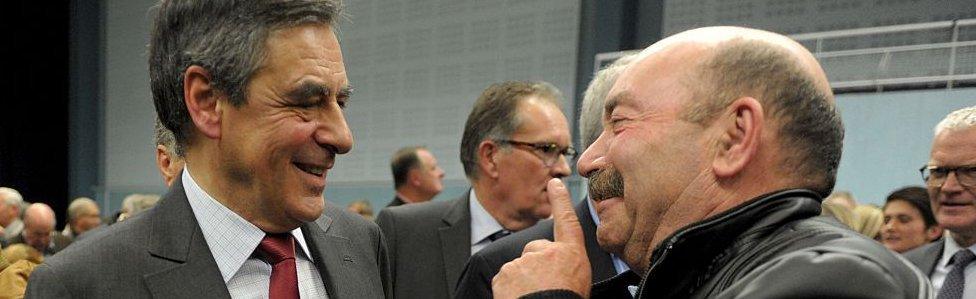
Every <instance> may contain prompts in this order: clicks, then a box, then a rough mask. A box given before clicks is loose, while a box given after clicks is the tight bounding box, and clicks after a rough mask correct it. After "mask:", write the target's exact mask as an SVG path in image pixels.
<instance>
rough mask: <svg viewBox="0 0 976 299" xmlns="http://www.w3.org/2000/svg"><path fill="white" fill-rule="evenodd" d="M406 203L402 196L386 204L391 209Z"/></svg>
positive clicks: (394, 197) (395, 197)
mask: <svg viewBox="0 0 976 299" xmlns="http://www.w3.org/2000/svg"><path fill="white" fill-rule="evenodd" d="M405 203H406V202H404V201H403V199H400V196H396V195H394V196H393V200H391V201H390V203H388V204H386V207H387V208H389V207H396V206H402V205H403V204H405Z"/></svg>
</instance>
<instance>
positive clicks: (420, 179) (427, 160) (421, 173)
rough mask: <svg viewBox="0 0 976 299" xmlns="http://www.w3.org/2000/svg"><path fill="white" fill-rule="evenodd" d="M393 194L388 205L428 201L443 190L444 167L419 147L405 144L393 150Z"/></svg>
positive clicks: (391, 163) (391, 165)
mask: <svg viewBox="0 0 976 299" xmlns="http://www.w3.org/2000/svg"><path fill="white" fill-rule="evenodd" d="M390 170H391V171H392V172H393V188H394V189H396V196H394V197H393V201H390V203H389V204H388V205H386V206H387V207H395V206H399V205H403V204H408V203H418V202H425V201H429V200H431V199H432V198H434V196H437V194H438V193H441V191H442V190H444V184H442V182H441V181H442V180H443V179H444V170H443V169H441V167H440V166H437V158H434V154H431V153H430V151H429V150H427V149H426V148H424V147H422V146H408V147H404V148H401V149H399V150H397V151H396V153H393V158H391V159H390Z"/></svg>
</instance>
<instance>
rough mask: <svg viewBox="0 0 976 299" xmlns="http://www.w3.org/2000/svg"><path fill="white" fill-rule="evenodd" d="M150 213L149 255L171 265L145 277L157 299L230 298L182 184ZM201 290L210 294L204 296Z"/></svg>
mask: <svg viewBox="0 0 976 299" xmlns="http://www.w3.org/2000/svg"><path fill="white" fill-rule="evenodd" d="M146 213H147V214H146V215H145V217H148V218H149V219H147V220H148V221H149V222H150V223H151V225H152V226H151V228H150V231H149V246H148V247H149V248H148V251H149V254H150V255H151V256H152V257H154V258H156V259H158V260H159V262H160V263H161V264H163V265H167V266H164V267H162V270H160V271H157V272H153V273H151V274H147V275H145V276H143V279H144V281H145V283H146V287H147V288H148V289H149V292H150V293H152V294H153V297H155V298H192V297H200V296H206V297H213V298H230V293H229V292H228V291H227V285H226V284H225V283H224V280H223V276H221V274H220V270H219V268H218V267H217V262H215V261H214V258H213V255H212V254H211V253H210V247H208V246H207V242H206V241H205V240H204V239H203V232H202V231H201V230H200V226H199V225H198V224H197V220H196V217H194V216H193V210H192V209H191V208H190V203H189V202H188V201H187V198H186V192H185V191H184V189H183V182H182V180H176V181H175V182H174V184H173V187H172V188H170V191H169V193H167V194H166V196H165V197H164V198H163V200H161V201H160V202H159V204H158V205H157V206H156V207H155V208H153V209H152V210H150V211H148V212H146ZM200 290H207V292H208V293H206V294H201V293H200Z"/></svg>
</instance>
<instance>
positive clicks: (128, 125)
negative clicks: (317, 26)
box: [71, 0, 976, 213]
mask: <svg viewBox="0 0 976 299" xmlns="http://www.w3.org/2000/svg"><path fill="white" fill-rule="evenodd" d="M349 2H350V3H357V2H352V1H349ZM153 3H155V1H152V0H104V1H103V2H102V7H103V9H104V12H103V14H102V16H103V17H104V20H103V22H102V24H103V25H104V28H103V32H104V33H103V34H104V41H103V42H104V43H103V47H104V52H103V53H102V54H101V57H100V59H101V63H102V64H101V69H102V70H103V71H104V74H103V75H102V76H104V82H102V85H101V86H102V88H103V89H102V93H103V95H104V98H102V99H101V100H100V101H97V102H96V103H93V105H97V106H98V107H99V109H100V111H101V113H102V114H103V115H104V122H103V124H102V125H103V126H102V130H104V131H102V132H101V134H102V135H101V136H102V137H101V139H102V142H101V143H100V145H101V148H99V149H98V156H100V158H98V160H97V161H99V163H98V164H99V165H98V167H99V170H100V171H95V172H89V173H94V174H95V175H99V176H104V179H97V180H83V179H79V178H71V180H72V182H77V181H81V182H89V181H92V182H96V181H97V182H101V183H102V185H100V186H95V187H94V189H95V190H97V191H98V192H99V194H97V195H96V197H98V198H99V199H101V200H105V199H109V198H110V199H112V201H111V202H105V203H104V204H106V205H107V207H108V208H107V209H105V210H106V213H108V212H110V211H113V210H114V209H116V208H117V207H118V202H119V201H121V198H122V197H124V196H125V195H126V194H128V193H133V192H155V193H161V192H163V191H164V190H165V189H164V188H163V183H162V179H161V178H160V177H159V174H158V173H157V171H156V168H155V164H154V160H153V146H152V121H153V118H154V117H155V114H154V112H153V108H152V104H151V97H150V93H149V88H148V76H147V74H146V68H147V67H146V62H145V52H146V44H147V36H148V23H149V21H148V20H149V17H148V16H149V14H148V13H147V9H148V8H149V7H150V6H151V5H153ZM358 3H371V2H364V1H360V2H358ZM513 3H514V2H513ZM587 3H588V2H587ZM374 4H375V3H374ZM371 5H372V4H371ZM472 5H475V6H477V5H476V4H472ZM519 5H522V6H514V8H520V9H522V10H519V11H525V10H524V9H529V8H532V7H534V6H531V5H530V6H524V5H525V4H519ZM429 6H430V7H432V8H433V7H439V6H437V5H429ZM410 9H411V8H408V7H405V6H403V5H401V6H400V8H399V10H395V11H394V12H391V10H389V9H387V10H384V11H383V12H382V13H393V14H402V15H401V17H402V19H400V20H401V21H404V20H406V19H409V18H418V17H417V16H414V15H412V14H414V12H411V11H410ZM439 9H440V8H439ZM457 9H460V10H462V11H468V12H471V13H477V14H476V15H477V16H478V18H486V17H487V16H486V15H483V14H481V13H478V12H472V11H471V10H473V9H472V8H471V7H467V8H457ZM492 9H494V11H495V12H499V13H504V12H506V11H507V10H505V9H502V8H492ZM568 9H569V11H573V9H578V8H573V7H569V8H568ZM350 11H352V12H356V11H357V8H355V7H353V8H351V9H350ZM360 11H361V10H360ZM357 14H360V15H361V14H363V13H357ZM378 14H380V12H377V13H375V14H374V15H371V16H370V17H371V18H372V20H371V21H364V23H366V22H373V23H375V22H378V21H377V20H380V19H381V17H380V16H379V15H378ZM567 17H569V18H578V16H572V15H571V16H567ZM356 18H357V15H352V16H351V20H353V21H354V22H355V20H356ZM420 19H423V18H420ZM549 20H550V21H549V22H550V23H552V22H555V21H556V19H555V18H552V19H549ZM574 20H575V19H574ZM533 22H535V21H533ZM540 22H541V21H540ZM423 24H433V25H434V27H433V28H434V29H433V30H434V32H435V33H431V34H436V31H437V30H447V29H448V28H447V27H446V26H444V25H443V24H440V23H437V22H434V21H429V22H428V23H423V22H421V23H419V24H413V25H411V26H418V27H419V26H423ZM479 24H480V23H479ZM343 26H345V27H344V28H345V29H344V30H343V34H346V35H351V34H352V33H354V32H356V29H354V27H355V26H357V25H356V24H355V23H348V24H343ZM364 26H365V25H364ZM465 26H466V27H464V29H463V30H465V31H462V32H466V33H470V32H474V31H477V29H478V27H477V26H476V25H465ZM370 30H372V31H370ZM379 30H381V29H368V30H366V31H363V32H362V33H364V34H367V33H368V34H375V35H376V36H377V37H375V38H371V39H360V40H348V39H349V37H344V40H343V42H344V43H343V47H344V49H343V50H344V51H345V52H348V53H349V54H347V56H348V57H347V59H349V60H350V61H348V62H347V63H348V64H349V68H350V77H351V78H354V79H355V78H365V79H359V81H361V82H362V81H363V80H369V81H367V82H373V83H366V84H360V85H361V86H360V87H363V85H369V84H378V83H381V82H380V79H383V80H386V79H389V80H395V81H397V83H396V86H398V87H400V88H404V89H407V88H409V84H407V83H404V82H405V81H402V80H405V79H403V78H407V77H402V76H403V75H404V74H399V73H398V74H397V76H400V77H397V78H390V76H389V75H387V76H386V77H383V76H380V78H368V77H370V76H371V73H369V72H370V70H371V69H380V70H384V69H383V68H381V67H363V68H356V64H365V63H370V62H371V61H370V59H371V57H369V56H363V54H364V53H363V52H356V53H355V54H353V53H352V52H350V49H348V48H347V44H348V46H354V45H355V44H356V43H359V44H360V45H365V46H369V45H375V43H377V42H379V41H381V37H384V36H392V35H391V34H390V33H389V32H380V31H379ZM532 34H533V36H543V33H542V32H536V31H533V33H532ZM464 36H467V35H464ZM427 38H430V39H436V37H435V36H427ZM496 38H501V37H496ZM399 40H400V42H401V43H407V42H409V41H408V40H405V39H402V38H401V39H399ZM464 41H465V42H466V43H470V42H476V41H468V40H464ZM537 45H540V46H541V45H542V44H541V42H540V44H537ZM365 46H364V47H365ZM396 47H408V45H406V44H398V45H397V46H396ZM570 47H571V48H570V49H567V50H564V51H566V52H567V54H565V55H574V54H573V53H576V51H578V50H577V48H575V46H570ZM468 48H469V49H470V47H468ZM461 49H464V48H461ZM543 49H545V48H544V47H543ZM472 50H477V49H472ZM363 51H365V50H363ZM370 51H373V52H375V51H381V50H376V49H374V50H370ZM495 51H505V50H504V49H495ZM366 53H371V52H366ZM409 53H413V54H412V55H421V54H423V53H422V52H416V51H413V52H409ZM531 57H535V56H531ZM425 59H433V60H424V61H435V60H436V55H435V57H433V58H425ZM451 59H452V60H450V61H451V63H452V64H457V63H459V62H458V61H459V60H457V58H451ZM574 59H575V58H573V59H570V62H569V63H570V64H574V62H573V61H575V60H574ZM531 61H535V62H538V63H544V61H543V59H542V58H531ZM499 63H504V62H499ZM549 65H552V64H551V63H550V64H549ZM413 67H414V68H416V65H414V66H413ZM569 69H570V71H572V70H576V69H578V68H577V67H576V65H572V66H571V67H569ZM494 70H495V72H494V73H492V74H493V75H491V76H489V77H487V78H485V80H488V81H486V82H484V84H485V85H487V84H488V83H489V82H490V81H496V80H501V79H506V78H508V77H507V75H506V73H505V70H506V69H505V68H501V67H499V68H496V69H494ZM519 70H523V69H519ZM442 71H444V69H443V68H435V69H432V70H430V71H429V73H430V75H431V76H434V74H436V73H440V72H442ZM476 71H477V68H476V67H466V68H465V71H463V72H458V73H456V75H457V76H460V77H463V78H459V79H458V80H459V81H461V82H465V83H464V85H462V86H461V87H457V86H454V87H452V88H454V89H455V92H452V93H451V95H452V96H457V97H458V98H457V100H458V101H466V102H468V103H470V102H473V100H474V99H473V97H474V96H476V88H474V87H475V85H477V84H475V82H469V81H472V79H471V77H468V76H471V75H473V74H475V73H476ZM529 72H530V73H527V76H525V78H536V79H545V78H546V77H543V75H544V74H541V73H540V74H534V73H531V70H530V71H529ZM574 76H576V74H558V76H555V77H554V78H574ZM431 78H437V77H431ZM480 78H483V77H480ZM581 78H586V79H588V76H581ZM431 80H434V79H431ZM559 80H562V79H559ZM425 82H426V81H425ZM353 83H354V84H355V83H356V80H354V81H353ZM433 83H436V81H431V82H427V83H425V84H430V85H429V86H432V87H433V86H434V84H433ZM557 85H560V86H562V87H564V88H565V89H568V90H567V92H566V95H567V98H572V96H571V95H572V94H574V91H573V88H574V87H573V86H575V84H574V83H573V82H569V83H559V84H557ZM377 86H379V85H377ZM567 86H568V87H567ZM472 90H474V91H472ZM411 92H413V93H418V92H416V91H411ZM359 93H360V94H358V95H357V98H356V101H361V102H354V103H352V106H351V107H350V108H351V109H350V111H354V112H350V113H351V114H352V117H353V119H351V120H350V124H351V125H352V126H353V127H352V129H353V132H354V134H356V137H357V145H356V149H355V150H354V153H360V154H362V155H372V156H369V157H361V158H350V159H347V160H343V159H342V158H341V159H340V161H339V162H338V163H337V167H339V168H340V169H341V168H350V169H349V170H340V171H336V172H333V174H332V175H333V177H335V179H334V180H332V179H330V185H329V187H328V188H327V190H326V194H325V196H326V198H328V199H329V200H331V201H334V202H337V203H340V204H345V203H348V202H349V201H352V200H356V199H361V198H368V199H370V200H371V201H372V202H373V204H374V208H379V207H382V206H383V205H384V204H385V203H386V202H387V201H389V199H390V198H391V197H392V193H393V190H392V187H391V185H392V183H391V182H390V181H389V179H387V178H385V177H383V175H380V174H382V173H386V172H387V171H388V170H387V169H386V166H385V161H386V159H387V158H386V155H388V152H392V150H390V148H391V146H389V145H384V146H381V147H380V148H381V149H382V150H379V151H377V152H375V153H372V154H366V151H368V150H369V149H370V148H371V147H375V146H370V143H368V142H367V140H368V139H367V136H366V135H362V134H364V133H367V132H370V131H372V133H370V134H371V135H376V134H379V131H376V130H374V129H373V128H375V129H377V130H378V129H380V128H381V127H389V126H390V124H391V123H389V122H387V123H372V122H370V121H367V119H383V118H389V119H393V118H394V117H393V116H391V115H396V116H395V117H396V118H398V119H399V118H403V117H415V116H412V115H410V114H409V113H403V112H400V111H399V110H396V109H393V110H391V109H390V108H389V107H385V105H388V104H385V103H380V102H376V101H386V99H379V100H374V102H370V101H369V97H367V96H369V94H370V93H371V92H370V91H366V90H360V92H359ZM363 93H365V95H364V94H363ZM372 93H373V94H374V95H376V96H377V97H379V96H382V95H383V94H387V95H395V94H394V93H390V92H389V91H383V92H372ZM436 95H437V94H436V93H432V92H429V91H428V92H423V93H420V94H415V95H413V96H414V97H415V99H414V100H413V101H424V100H425V99H423V97H425V96H427V97H430V96H436ZM393 104H396V105H402V104H404V103H401V102H392V101H391V102H390V103H389V105H393ZM838 105H839V106H840V109H841V111H842V112H843V116H844V120H845V124H846V126H847V138H846V139H845V147H844V150H845V154H844V157H843V160H842V162H841V168H840V173H839V180H838V185H837V189H838V190H851V191H852V192H853V193H854V194H855V196H857V197H858V198H859V199H860V200H861V201H862V202H873V203H880V202H881V200H883V198H884V196H885V195H886V194H887V193H888V192H890V191H891V190H893V189H895V188H897V187H900V186H903V185H909V184H919V183H920V179H919V177H918V174H917V171H916V169H918V167H920V166H921V165H922V164H923V163H924V162H925V161H926V157H927V155H928V148H929V143H930V142H931V138H932V136H931V128H932V126H934V125H935V123H936V122H938V121H939V120H940V119H941V118H942V116H944V115H945V114H946V113H948V112H949V111H951V110H954V109H956V108H959V107H963V106H968V105H976V89H958V90H952V91H945V90H936V91H906V92H885V93H880V94H874V93H872V94H848V95H841V96H838ZM429 106H431V105H429V104H427V106H425V107H429ZM454 106H456V105H452V106H451V107H454ZM566 106H567V107H574V106H575V105H574V103H566ZM569 109H571V108H569ZM454 110H457V111H455V112H450V113H453V114H455V115H453V116H452V119H455V120H453V122H454V123H455V124H456V125H457V127H456V128H449V130H447V131H445V132H447V133H446V134H447V135H449V136H452V137H451V138H455V137H457V136H459V134H460V130H461V128H460V126H461V123H460V121H458V120H457V119H462V118H463V117H464V116H463V115H461V114H464V115H466V113H467V111H466V110H465V109H461V108H454ZM570 112H571V111H567V114H569V115H573V113H570ZM388 113H394V114H388ZM437 116H438V115H425V116H422V117H424V118H430V117H437ZM424 121H425V122H424V124H425V125H424V127H423V128H428V127H430V125H428V124H427V122H426V120H424ZM431 124H433V123H431ZM396 126H398V125H395V124H394V128H396ZM366 127H369V129H363V128H366ZM431 128H433V127H431ZM441 129H444V128H441ZM424 130H426V129H424ZM421 133H423V134H436V131H433V132H430V131H421ZM382 136H385V135H376V137H382ZM424 136H429V135H424ZM414 137H415V135H405V136H397V137H396V138H398V139H397V141H398V142H403V143H408V142H409V143H420V144H423V143H427V144H428V145H431V144H430V143H428V142H427V141H424V140H417V138H414ZM444 139H445V140H446V139H450V138H444ZM374 140H375V142H379V143H382V142H381V141H383V139H382V138H374ZM360 141H362V142H360ZM440 144H441V143H440V142H438V143H437V144H434V146H435V152H436V154H438V158H439V160H440V161H441V163H443V164H448V165H451V164H453V165H455V166H451V167H453V168H452V169H450V170H448V171H449V173H451V174H452V175H451V177H450V178H449V180H448V181H447V182H446V186H447V189H446V190H445V192H444V193H442V195H440V196H438V197H437V199H438V200H440V199H446V198H451V197H454V196H457V195H459V194H461V193H462V192H463V191H464V190H466V187H467V183H466V182H465V181H464V179H463V178H462V177H461V176H460V173H461V170H460V168H458V167H459V166H456V165H457V164H458V162H457V153H456V149H450V148H444V147H443V146H442V145H440ZM443 144H449V142H444V143H443ZM438 146H439V147H438ZM438 148H441V149H438ZM357 155H359V154H357ZM75 156H76V157H75V158H72V159H85V158H88V159H92V157H78V155H75ZM371 160H376V161H371ZM365 167H370V170H368V171H367V170H365V169H363V168H365ZM343 173H345V174H346V175H345V176H344V177H339V176H338V175H339V174H343ZM356 177H358V178H359V179H355V178H356ZM577 180H578V179H577V178H572V179H571V185H572V186H574V187H573V188H571V190H575V189H576V188H577V187H578V184H577ZM85 184H90V183H84V184H80V185H79V187H73V190H84V189H86V188H88V189H91V187H89V186H84V185H85Z"/></svg>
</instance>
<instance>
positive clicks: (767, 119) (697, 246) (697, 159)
mask: <svg viewBox="0 0 976 299" xmlns="http://www.w3.org/2000/svg"><path fill="white" fill-rule="evenodd" d="M843 135H844V129H843V125H842V124H841V118H840V115H839V114H838V112H837V110H836V108H835V105H834V99H833V94H832V92H831V89H830V86H829V84H828V82H827V77H826V76H825V74H824V72H823V70H822V69H821V67H820V66H819V64H818V63H817V61H816V59H815V58H814V57H813V55H812V54H810V53H809V52H808V51H807V50H806V49H805V48H804V47H803V46H801V45H799V44H797V43H796V42H794V41H792V40H790V39H789V38H787V37H784V36H781V35H778V34H775V33H770V32H765V31H759V30H753V29H746V28H737V27H709V28H701V29H696V30H691V31H686V32H683V33H680V34H677V35H674V36H672V37H669V38H667V39H664V40H662V41H660V42H658V43H656V44H654V45H651V46H650V47H649V48H647V49H645V50H644V51H643V52H642V53H640V54H639V56H638V58H637V61H636V62H634V63H632V64H631V65H630V66H628V68H627V69H626V70H624V72H623V73H622V74H621V75H620V77H619V78H618V79H617V81H616V83H615V84H614V87H613V88H612V89H611V91H610V94H609V96H608V98H607V103H606V104H605V114H604V130H603V132H602V133H601V135H600V137H599V138H598V139H597V140H596V141H595V142H594V144H593V145H591V146H590V147H589V148H587V150H586V152H585V153H584V154H583V156H582V157H581V158H580V161H579V162H578V165H577V166H578V169H579V171H580V174H582V175H584V176H586V177H588V178H589V188H590V189H589V194H590V196H591V198H592V199H593V200H594V201H596V211H597V212H598V214H599V217H600V219H601V223H600V225H599V227H598V228H597V240H598V242H599V243H600V246H601V247H602V248H603V249H605V250H607V251H608V252H611V253H614V254H617V255H619V256H620V257H621V258H622V259H623V260H624V262H626V263H627V265H628V266H630V268H631V269H632V270H633V271H634V272H635V273H639V275H640V276H641V277H642V280H641V282H640V285H639V286H638V290H637V291H636V293H635V294H634V295H635V297H637V298H906V299H907V298H926V297H929V296H931V286H930V285H929V284H928V283H927V282H926V281H925V277H924V276H923V275H921V273H919V272H918V270H915V269H914V268H913V267H911V266H909V265H908V264H907V262H906V261H905V260H904V259H901V258H900V257H898V256H896V255H895V254H894V253H892V252H890V251H888V250H887V249H885V248H884V247H883V246H882V245H881V244H880V243H877V242H875V241H874V240H870V239H867V238H865V237H863V236H861V235H859V234H857V233H855V232H853V231H851V230H849V229H846V228H844V227H843V226H842V225H841V224H839V223H837V222H836V221H834V220H831V219H828V218H824V217H818V215H819V214H820V200H821V199H822V198H823V196H826V195H827V194H830V192H831V190H832V189H833V186H834V181H835V178H836V173H837V165H838V163H839V160H840V155H841V145H842V141H843ZM553 185H559V184H558V183H556V182H553ZM548 190H549V198H550V199H551V200H553V201H554V203H553V204H552V206H553V216H554V223H555V227H554V232H555V240H554V241H545V240H539V241H533V242H532V243H529V244H528V245H526V247H525V250H524V252H523V254H522V256H521V257H520V258H518V259H516V260H514V261H512V262H510V263H508V264H506V265H505V266H503V267H502V269H501V271H500V273H499V274H498V275H497V276H495V277H494V280H493V291H494V292H495V297H496V298H514V297H519V296H522V295H526V294H530V295H531V296H550V297H556V298H559V297H563V298H574V297H580V296H582V297H588V295H589V294H590V287H591V286H590V273H589V272H590V271H589V266H588V262H587V260H586V255H585V254H582V253H581V252H582V251H583V250H584V249H583V243H582V242H583V241H582V240H583V237H582V232H581V231H580V228H579V227H580V226H579V221H578V220H577V219H576V217H575V214H574V213H572V212H571V210H569V204H568V198H567V197H568V195H566V194H565V192H564V191H563V188H558V187H554V186H552V185H550V188H548ZM561 191H562V192H561ZM563 202H564V203H563ZM561 203H562V204H561Z"/></svg>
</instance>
